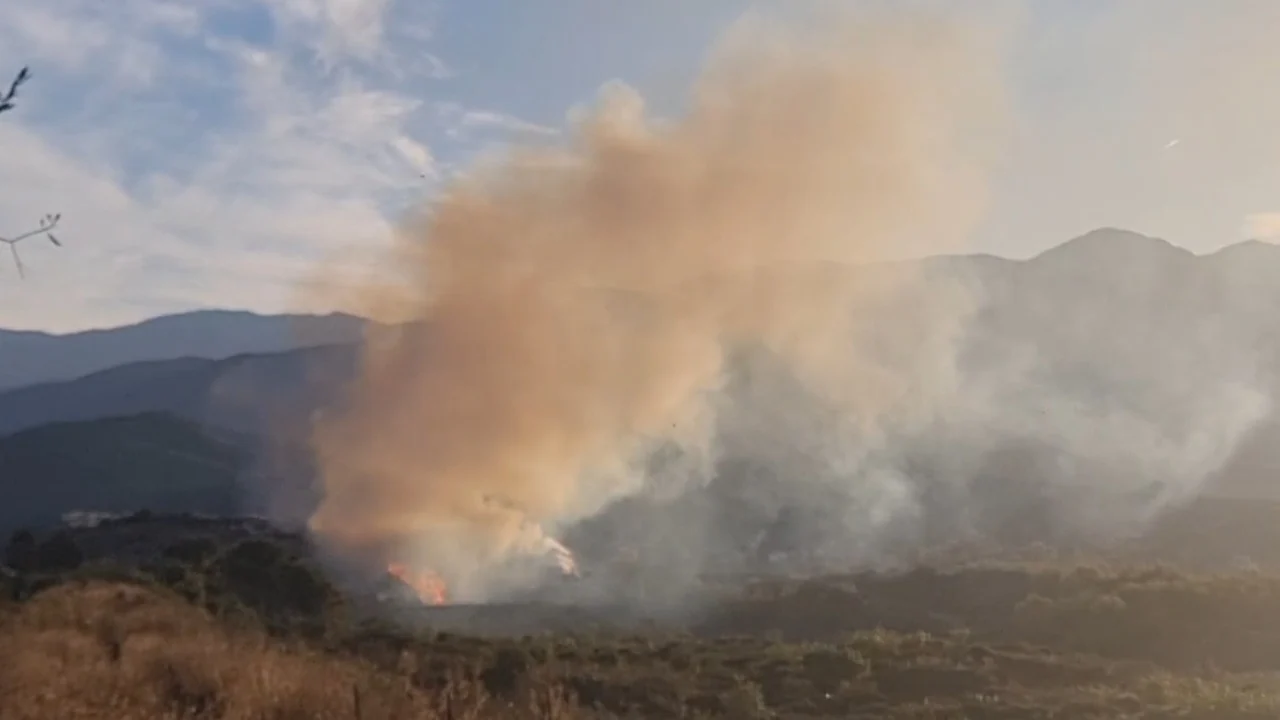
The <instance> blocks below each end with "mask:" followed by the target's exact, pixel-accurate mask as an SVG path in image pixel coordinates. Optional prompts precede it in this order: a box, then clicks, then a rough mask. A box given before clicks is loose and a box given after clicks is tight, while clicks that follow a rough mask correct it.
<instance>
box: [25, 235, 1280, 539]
mask: <svg viewBox="0 0 1280 720" xmlns="http://www.w3.org/2000/svg"><path fill="white" fill-rule="evenodd" d="M922 262H923V264H922V265H920V266H919V267H923V268H924V269H925V271H926V273H927V275H929V276H931V277H935V278H941V279H945V280H947V281H948V282H949V283H951V284H952V285H955V286H958V287H962V288H965V289H966V292H968V293H969V294H970V296H971V298H972V299H973V300H975V301H976V303H977V304H976V306H975V309H976V313H975V314H974V316H973V317H972V318H970V319H969V320H967V322H966V325H965V327H964V332H963V334H962V336H961V337H960V343H959V346H958V347H959V356H958V361H959V362H960V364H961V366H962V368H961V369H962V371H963V372H966V373H969V374H970V375H971V376H973V377H975V378H982V377H984V374H986V375H990V374H992V373H995V374H998V375H999V380H1000V383H999V385H998V387H999V390H1000V393H1001V394H998V395H995V396H993V397H992V398H991V399H990V402H992V403H996V404H997V405H998V407H999V408H1000V409H1001V412H1006V411H1007V410H1008V409H1010V408H1012V409H1013V410H1019V411H1021V412H1023V413H1024V414H1025V415H1026V417H1027V418H1030V419H1031V420H1033V421H1034V420H1035V418H1037V417H1043V416H1044V413H1048V412H1053V413H1068V414H1070V416H1069V417H1068V418H1067V420H1061V419H1060V418H1059V419H1055V422H1057V423H1058V424H1057V425H1056V426H1054V427H1050V428H1049V429H1050V430H1054V431H1056V430H1057V429H1059V428H1062V427H1068V428H1073V429H1075V430H1078V431H1080V432H1091V433H1095V434H1096V433H1097V431H1096V429H1095V428H1094V427H1092V426H1093V425H1095V424H1096V422H1095V420H1094V419H1091V418H1101V417H1103V415H1104V414H1108V413H1109V414H1111V415H1120V416H1123V417H1125V418H1128V419H1130V420H1134V419H1136V420H1137V421H1141V422H1142V423H1145V424H1147V425H1152V424H1159V423H1167V424H1168V426H1167V427H1163V428H1156V429H1157V430H1159V431H1160V432H1167V433H1170V434H1171V435H1170V436H1171V437H1177V436H1178V433H1183V434H1185V433H1186V432H1191V431H1197V432H1201V431H1203V428H1202V427H1201V426H1202V425H1205V423H1208V424H1209V426H1210V427H1212V425H1213V423H1214V422H1216V421H1213V420H1204V419H1203V418H1216V417H1219V416H1221V417H1222V418H1223V422H1224V423H1225V422H1227V421H1228V420H1231V419H1232V413H1233V412H1234V409H1233V408H1232V407H1229V406H1223V405H1222V403H1221V402H1219V401H1218V400H1217V399H1216V398H1218V397H1220V393H1219V392H1218V389H1216V388H1213V387H1208V385H1211V384H1212V383H1214V382H1218V381H1220V380H1224V381H1225V380H1229V381H1233V382H1238V384H1241V385H1242V386H1245V387H1246V389H1249V390H1251V391H1255V392H1256V393H1257V394H1259V395H1275V394H1276V391H1277V390H1280V247H1276V246H1274V245H1269V244H1264V243H1257V242H1249V243H1241V244H1238V245H1234V246H1231V247H1228V248H1226V249H1224V250H1222V251H1220V252H1218V253H1215V254H1212V255H1207V256H1195V255H1192V254H1191V253H1189V252H1187V251H1185V250H1182V249H1180V248H1176V247H1174V246H1172V245H1170V244H1168V243H1166V242H1164V241H1162V240H1157V239H1153V238H1148V237H1145V236H1142V235H1138V234H1136V233H1130V232H1126V231H1120V230H1099V231H1095V232H1093V233H1089V234H1087V235H1085V236H1083V237H1080V238H1076V239H1074V240H1071V241H1069V242H1067V243H1064V244H1062V245H1060V246H1057V247H1055V248H1053V249H1051V250H1049V251H1047V252H1045V253H1043V254H1041V255H1039V256H1037V257H1035V258H1032V259H1029V260H1025V261H1013V260H1007V259H1001V258H995V257H991V256H951V257H939V258H931V259H928V260H926V261H922ZM831 271H834V272H850V270H849V269H847V268H846V269H843V270H841V269H838V268H836V269H826V270H824V271H823V272H831ZM857 272H866V270H865V269H864V270H858V271H857ZM876 272H880V271H876ZM940 297H942V296H940ZM942 301H943V302H946V301H947V299H946V297H943V300H942ZM911 302H912V303H915V302H916V301H915V300H911ZM930 302H934V303H936V302H938V298H925V299H921V300H920V301H919V304H920V305H921V307H922V308H924V309H926V310H927V309H928V307H927V305H928V303H930ZM898 309H899V310H900V309H901V308H898ZM197 317H198V316H197ZM210 317H216V315H214V316H210ZM178 320H180V318H179V319H174V318H167V319H161V320H158V321H156V323H157V324H155V325H152V326H150V327H151V328H152V330H153V331H158V330H157V329H161V330H162V329H163V328H164V326H165V323H170V322H178ZM232 324H234V323H232ZM116 332H119V333H126V334H127V333H130V332H138V331H136V330H120V331H116ZM111 335H112V333H111V332H106V333H105V334H104V341H105V338H106V337H108V336H111ZM899 340H900V338H893V337H890V338H889V339H888V341H887V342H885V343H884V346H885V347H886V348H888V350H886V352H900V353H903V357H904V358H908V359H909V358H910V356H911V355H912V354H913V353H914V354H917V355H918V354H919V351H918V349H917V348H915V347H914V346H912V345H909V344H908V345H901V344H900V345H899V346H898V347H896V348H895V347H894V346H893V343H894V342H896V341H899ZM111 342H112V343H115V344H119V345H127V344H128V343H125V342H124V341H120V340H112V341H111ZM868 342H869V343H873V344H879V343H880V342H881V338H879V337H871V338H869V339H868ZM9 347H10V346H9V345H0V367H4V368H7V367H8V364H9V359H8V358H9V349H8V348H9ZM357 360H358V357H357V353H356V347H355V345H353V344H339V345H332V346H326V347H318V348H307V349H299V350H293V351H289V352H282V353H266V354H248V355H238V356H235V357H228V358H224V359H220V360H212V359H196V358H183V359H173V360H161V361H154V362H146V363H133V364H128V365H123V366H119V367H114V368H111V369H108V370H104V371H100V372H97V373H94V374H91V375H88V376H86V377H82V378H79V379H76V380H72V381H66V382H54V383H46V384H42V385H36V386H31V387H25V388H19V389H14V390H9V391H7V392H2V393H0V435H2V434H5V433H11V432H15V431H18V430H22V429H25V428H31V427H35V426H39V425H43V424H45V423H50V422H56V421H65V420H92V419H95V418H104V417H111V416H118V415H129V414H135V413H143V412H166V413H172V414H174V415H177V416H181V417H184V418H187V419H190V420H194V421H197V422H200V423H202V424H206V425H208V426H211V427H218V428H227V429H233V430H235V431H237V432H241V433H245V434H250V435H256V436H258V437H259V438H264V437H265V438H270V440H271V442H272V444H273V446H274V447H273V448H272V456H271V457H270V458H269V461H270V462H271V463H277V467H275V468H273V470H276V469H278V463H280V462H282V458H281V456H280V453H279V447H280V446H281V445H282V444H286V445H287V444H288V443H287V442H285V443H281V442H280V439H281V438H286V439H289V438H292V439H297V438H298V437H299V433H301V432H304V431H305V428H306V423H307V422H308V420H309V418H310V417H311V415H312V413H313V412H314V411H315V410H316V409H318V408H322V407H324V406H326V405H329V404H331V403H333V402H334V401H336V400H337V399H338V398H339V397H340V393H341V390H342V386H343V382H344V381H345V380H346V379H347V378H349V377H351V376H352V373H353V371H354V368H355V363H356V362H357ZM1015 361H1016V362H1017V363H1021V364H1020V365H1018V364H1015ZM777 372H780V371H779V370H768V369H766V370H765V371H763V375H764V376H770V375H776V374H777ZM770 382H772V383H773V384H772V385H770V386H769V388H768V389H767V391H764V392H762V393H760V396H759V397H758V398H756V399H754V400H751V399H750V398H749V397H748V398H746V399H745V400H743V399H740V401H743V402H749V403H755V404H756V406H755V409H754V410H752V407H753V406H751V405H750V404H749V405H747V406H744V407H743V409H744V411H745V412H744V413H739V414H740V415H747V416H756V415H759V414H761V413H766V410H768V411H770V412H772V411H776V409H777V407H778V406H777V402H778V397H780V396H781V395H786V394H787V393H789V392H793V391H790V390H787V387H788V385H787V383H785V382H782V383H781V384H779V383H778V382H777V381H776V379H775V380H774V381H770ZM1046 389H1048V390H1046ZM748 394H749V393H748ZM769 409H772V410H769ZM800 412H801V411H800V410H799V409H798V408H791V409H790V410H788V418H789V419H788V422H793V423H794V422H800V420H798V418H799V417H801V416H800V415H798V414H797V413H800ZM804 412H808V411H804ZM1009 416H1010V415H1009V413H1006V415H1003V416H1001V417H1000V418H998V419H1000V420H1002V421H1004V422H1008V419H1007V418H1008V417H1009ZM1269 417H1270V418H1271V419H1270V420H1268V421H1264V422H1262V423H1261V424H1259V425H1257V426H1256V427H1253V429H1252V430H1250V431H1249V432H1248V433H1246V436H1245V437H1244V440H1243V443H1242V444H1241V445H1240V447H1239V448H1238V450H1237V451H1236V452H1235V453H1234V454H1233V455H1232V456H1231V457H1230V459H1229V460H1228V461H1227V463H1226V466H1225V468H1224V470H1223V471H1222V472H1221V473H1220V474H1221V479H1220V480H1219V481H1218V482H1216V484H1215V485H1214V486H1213V487H1214V489H1215V490H1216V491H1218V492H1225V493H1233V494H1239V495H1275V494H1277V490H1276V488H1275V480H1274V477H1275V475H1276V470H1277V469H1280V421H1277V420H1276V418H1277V417H1280V415H1277V414H1276V413H1274V412H1272V413H1271V415H1270V416H1269ZM1198 418H1199V420H1197V419H1198ZM1193 421H1194V422H1193ZM814 422H818V420H816V419H815V420H814ZM957 422H961V421H957ZM1178 423H1182V424H1187V423H1192V425H1191V426H1189V428H1190V429H1187V428H1182V427H1178ZM981 425H982V421H981V420H978V421H974V422H970V423H969V424H968V427H976V428H979V432H985V431H983V430H981ZM1140 429H1141V430H1144V431H1148V430H1151V428H1146V427H1144V428H1140ZM1131 430H1132V429H1131V428H1129V429H1124V430H1123V431H1124V432H1130V431H1131ZM797 432H799V433H800V434H801V435H804V434H805V433H806V432H808V431H804V430H797ZM965 432H967V430H965ZM992 432H1003V433H1006V434H1007V435H1009V438H1001V439H1000V444H998V445H994V446H991V447H989V448H986V449H984V450H982V451H981V456H979V455H978V454H977V453H975V454H974V457H973V458H972V461H973V462H974V463H977V468H978V469H977V470H974V469H973V468H962V470H965V471H966V472H971V473H973V472H976V473H978V474H980V475H982V476H983V480H982V482H983V483H985V484H984V487H987V488H988V489H991V490H993V491H992V492H985V491H984V492H981V493H977V496H978V499H979V500H980V501H981V502H980V503H977V504H974V503H973V502H970V504H971V507H969V508H968V509H969V510H971V511H972V512H974V513H976V516H977V518H978V520H977V521H980V522H982V523H988V524H990V523H1000V524H1002V525H1003V524H1004V523H1005V522H1006V521H1005V520H1004V518H1009V519H1010V521H1011V522H1014V521H1016V522H1015V525H1014V526H1010V528H1009V530H1008V531H1009V532H1020V531H1017V527H1023V526H1034V527H1038V528H1043V522H1042V521H1041V520H1037V519H1036V517H1037V516H1036V515H1035V512H1037V508H1042V507H1043V506H1044V504H1045V503H1048V504H1051V505H1055V506H1062V505H1063V504H1064V503H1065V504H1070V503H1071V502H1076V501H1075V500H1073V499H1071V498H1062V497H1056V496H1055V497H1047V498H1046V497H1038V496H1037V497H1029V496H1028V497H1024V496H1023V495H1020V494H1018V493H1016V492H1013V490H1017V489H1019V488H1021V487H1024V486H1025V483H1020V482H1019V481H1018V478H1021V477H1023V476H1025V475H1026V474H1028V473H1033V474H1034V473H1041V472H1050V470H1049V468H1051V467H1056V466H1055V465H1054V464H1053V463H1054V462H1057V461H1056V460H1053V457H1052V453H1053V452H1055V451H1054V450H1053V448H1050V447H1046V446H1045V445H1044V442H1043V439H1042V438H1036V437H1031V436H1027V437H1021V436H1019V435H1018V433H1019V432H1022V431H1021V430H1019V429H1018V428H1016V427H1013V426H1009V425H1007V426H1005V427H1003V428H1002V429H1000V428H998V429H997V430H995V431H992ZM989 434H990V433H988V435H989ZM1102 434H1103V435H1104V436H1105V433H1102ZM979 439H980V440H984V441H985V440H989V439H990V438H985V439H983V438H979ZM1104 439H1105V437H1104ZM784 440H785V439H784ZM973 440H974V438H970V437H969V436H967V435H964V434H963V433H962V434H960V435H957V436H953V437H951V439H950V440H947V441H946V442H958V443H961V444H960V445H957V446H955V447H952V446H948V445H946V444H945V443H944V444H936V443H934V442H933V441H932V440H931V439H930V438H921V439H918V440H915V441H912V442H913V444H912V445H911V446H910V447H908V448H906V451H907V452H909V453H910V454H912V458H911V460H910V463H911V467H912V468H913V470H912V472H914V473H917V474H918V475H919V476H922V477H923V476H928V475H930V474H932V475H935V476H947V475H949V474H954V470H955V468H954V467H953V463H952V458H953V457H954V456H955V454H956V453H955V451H956V450H964V451H966V452H967V449H966V448H967V447H968V446H971V445H973ZM775 444H776V445H784V444H785V442H782V443H775ZM746 450H747V451H751V452H754V450H756V448H751V447H749V446H748V447H747V448H746ZM1120 450H1125V448H1120ZM1125 451H1126V452H1127V450H1125ZM735 452H736V451H735ZM746 454H748V455H749V454H750V452H747V453H746ZM1121 459H1122V460H1124V462H1128V460H1125V459H1124V458H1121ZM730 460H731V462H729V463H728V464H727V465H726V467H727V468H730V469H731V470H732V468H742V467H757V468H763V470H760V472H763V473H764V475H763V476H762V477H766V478H767V477H768V476H769V473H770V472H775V473H776V472H779V471H780V468H782V469H785V471H786V472H787V474H788V476H789V477H790V476H794V475H798V474H799V475H803V474H805V471H804V468H805V467H806V466H805V465H804V461H803V459H800V458H796V457H790V456H789V457H786V458H782V459H779V458H778V457H771V458H757V457H750V458H742V457H738V458H736V459H735V458H730ZM283 462H287V463H294V464H293V465H292V466H291V467H293V468H295V469H296V468H298V467H305V458H302V457H291V458H287V459H285V460H283ZM1108 462H1109V460H1108ZM297 463H304V465H298V464H297ZM779 463H782V465H779ZM949 463H952V464H949ZM1104 464H1105V463H1104ZM784 466H785V467H784ZM1126 467H1127V466H1125V464H1124V463H1123V462H1121V463H1118V464H1113V466H1112V467H1104V468H1101V469H1099V468H1088V467H1084V466H1082V465H1080V466H1076V469H1075V470H1073V471H1071V472H1076V473H1084V474H1091V473H1093V474H1098V477H1097V478H1096V482H1098V483H1103V484H1105V483H1108V482H1114V483H1115V484H1116V487H1115V491H1116V492H1117V493H1118V495H1117V497H1137V498H1143V497H1145V496H1144V495H1143V493H1145V492H1146V489H1145V488H1144V487H1143V486H1141V485H1140V484H1138V485H1134V484H1133V481H1132V479H1131V478H1129V477H1126V476H1125V473H1126V472H1129V470H1127V469H1126ZM732 472H735V473H740V472H741V471H740V470H732ZM751 472H756V471H754V470H753V471H751ZM1144 472H1145V471H1144ZM286 474H295V473H286ZM766 484H767V483H766ZM1001 488H1003V489H1001ZM809 489H810V490H812V489H813V488H809ZM944 489H945V488H944ZM295 490H297V491H298V492H305V489H302V488H295ZM290 492H293V490H291V491H290ZM939 492H940V494H937V495H936V496H934V495H931V496H930V497H927V498H925V502H926V505H929V504H935V505H936V506H937V507H938V508H940V514H941V515H944V516H945V515H947V512H946V510H947V509H948V508H951V507H952V506H953V505H954V503H955V502H958V500H957V499H956V498H953V497H950V496H948V495H947V494H946V493H945V492H942V491H939ZM814 497H821V495H820V494H818V495H813V496H811V497H809V498H808V500H810V501H811V500H812V499H813V498H814ZM1089 497H1092V498H1096V497H1098V496H1097V494H1096V493H1094V495H1092V496H1089ZM769 502H770V503H773V504H776V503H781V502H783V501H782V500H776V499H775V500H770V501H769ZM1135 502H1137V501H1135ZM756 510H758V511H759V512H761V513H762V517H772V516H773V515H776V513H777V511H778V508H777V507H774V506H773V505H770V507H767V508H757V509H756ZM926 510H927V508H926ZM1096 512H1097V511H1096V510H1090V511H1089V513H1088V515H1090V516H1092V515H1095V514H1096ZM945 519H946V518H940V519H938V520H937V521H935V522H931V523H930V524H929V526H930V527H931V528H935V529H938V528H942V527H943V520H945ZM756 531H758V527H757V528H754V529H752V528H748V529H747V530H744V532H748V533H750V532H756ZM942 532H945V530H943V531H942ZM735 533H736V531H735ZM731 535H732V533H731Z"/></svg>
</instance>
